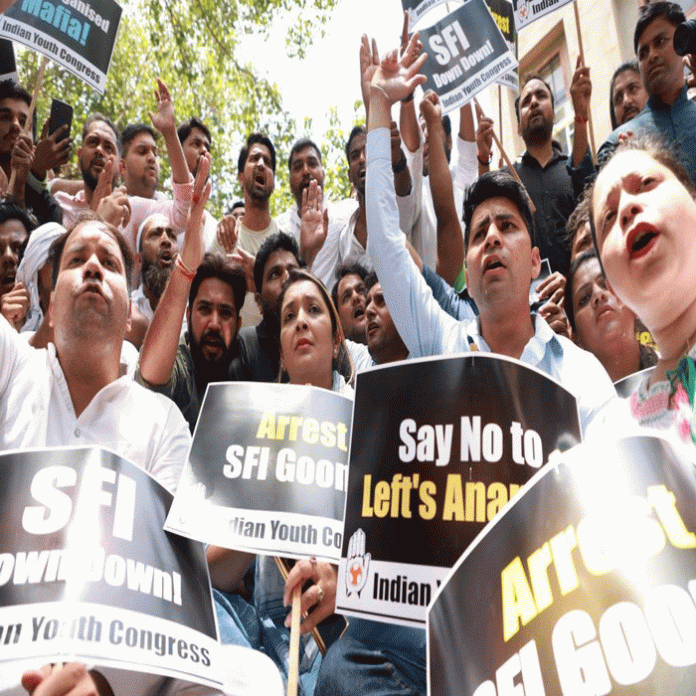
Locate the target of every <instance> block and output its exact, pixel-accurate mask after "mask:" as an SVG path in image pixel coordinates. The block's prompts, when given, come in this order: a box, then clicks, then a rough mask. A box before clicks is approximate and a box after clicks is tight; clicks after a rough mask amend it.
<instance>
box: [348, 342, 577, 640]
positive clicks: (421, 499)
mask: <svg viewBox="0 0 696 696" xmlns="http://www.w3.org/2000/svg"><path fill="white" fill-rule="evenodd" d="M540 404H544V408H540ZM548 414H553V417H549V415H548ZM354 419H355V422H354V430H355V432H359V433H361V437H360V438H356V439H354V440H353V441H352V444H351V457H350V474H349V483H348V497H347V501H346V518H345V533H344V544H343V550H342V558H341V562H340V566H339V572H338V597H337V611H338V612H341V613H345V614H350V615H353V616H359V617H362V618H367V619H375V620H380V621H387V622H397V623H403V624H406V625H413V626H421V627H423V626H425V617H426V607H427V605H428V604H429V602H430V600H431V599H432V597H433V596H434V595H435V590H436V588H437V586H438V583H439V582H440V581H442V580H443V579H444V578H445V576H446V575H447V572H448V570H449V569H450V568H451V567H452V565H454V563H455V562H456V561H457V559H458V558H459V556H460V555H461V553H462V552H463V551H464V549H466V547H467V546H468V545H469V543H471V541H473V539H474V538H475V537H476V535H477V534H478V533H479V532H480V531H481V529H483V527H484V526H485V525H486V524H487V523H488V522H489V521H490V520H492V519H493V518H494V517H495V516H496V515H497V514H498V512H500V510H501V509H502V508H503V507H504V506H505V505H506V504H507V502H508V501H509V500H510V499H511V498H512V497H513V496H514V495H515V494H516V493H517V491H518V490H519V488H520V486H521V485H522V484H524V483H525V482H526V481H527V480H528V479H529V478H531V476H532V475H534V474H535V473H536V472H537V470H538V469H539V467H541V466H542V464H544V463H545V462H546V459H547V457H548V456H549V455H550V453H551V452H552V451H553V450H555V449H556V448H557V447H560V446H567V445H568V443H575V442H577V441H579V439H580V426H579V418H578V411H577V405H576V401H575V398H574V397H573V396H572V395H571V394H570V393H569V392H567V391H566V390H565V389H563V387H561V386H560V385H559V384H558V383H557V382H555V381H554V380H552V379H551V378H549V377H548V376H547V375H545V374H543V373H541V372H539V371H538V370H536V369H534V368H531V367H529V366H528V365H525V364H523V363H521V362H519V361H517V360H512V359H507V358H503V357H501V356H495V355H491V354H484V353H478V352H477V353H472V354H469V355H464V356H458V357H447V358H429V359H420V360H411V361H408V362H407V363H402V364H399V365H392V366H385V367H382V368H378V369H373V370H368V371H366V372H361V373H359V374H358V376H357V383H356V393H355V411H354ZM564 443H565V444H564Z"/></svg>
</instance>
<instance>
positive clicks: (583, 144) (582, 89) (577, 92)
mask: <svg viewBox="0 0 696 696" xmlns="http://www.w3.org/2000/svg"><path fill="white" fill-rule="evenodd" d="M570 96H571V98H572V101H573V110H574V111H575V133H574V134H573V166H574V167H579V166H580V164H581V163H582V160H583V159H584V158H585V155H586V154H587V148H588V147H589V134H588V130H587V120H588V118H589V114H590V97H591V96H592V82H591V81H590V69H589V68H586V67H585V66H584V65H583V64H582V57H581V56H578V62H577V65H576V67H575V74H574V75H573V82H572V84H571V85H570Z"/></svg>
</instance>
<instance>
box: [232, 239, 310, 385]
mask: <svg viewBox="0 0 696 696" xmlns="http://www.w3.org/2000/svg"><path fill="white" fill-rule="evenodd" d="M299 257H300V252H299V249H298V246H297V242H296V241H295V238H294V237H291V236H290V235H289V234H285V233H284V232H279V233H277V234H273V235H271V236H270V237H268V239H266V241H265V242H264V243H263V244H262V246H261V248H260V249H259V251H258V253H257V254H256V261H255V262H254V283H255V285H256V288H257V290H256V302H257V303H258V305H259V308H260V310H261V314H262V315H263V320H262V321H261V322H260V323H259V324H258V325H257V326H248V327H245V328H243V329H242V330H241V331H240V332H239V355H238V356H237V357H236V358H235V359H234V360H233V361H232V365H231V366H230V379H234V380H239V381H244V382H275V381H277V380H278V374H279V372H280V348H279V342H278V335H279V324H278V298H279V297H280V292H281V290H282V289H283V283H284V282H285V281H286V280H287V278H288V275H289V273H290V270H291V269H293V268H301V267H302V265H303V264H302V263H301V262H300V260H299Z"/></svg>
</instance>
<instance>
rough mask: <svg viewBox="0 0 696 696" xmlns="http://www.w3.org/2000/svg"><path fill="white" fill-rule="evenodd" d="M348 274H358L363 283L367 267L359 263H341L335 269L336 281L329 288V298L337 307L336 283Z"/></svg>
mask: <svg viewBox="0 0 696 696" xmlns="http://www.w3.org/2000/svg"><path fill="white" fill-rule="evenodd" d="M349 275H356V276H358V277H359V278H360V280H362V282H363V283H364V282H365V279H366V278H367V268H365V266H362V265H361V264H359V263H342V264H341V265H340V266H339V267H338V268H337V269H336V282H335V283H334V285H333V287H332V288H331V299H332V300H333V303H334V304H335V305H336V307H338V284H339V283H340V282H341V280H342V279H343V278H345V277H346V276H349Z"/></svg>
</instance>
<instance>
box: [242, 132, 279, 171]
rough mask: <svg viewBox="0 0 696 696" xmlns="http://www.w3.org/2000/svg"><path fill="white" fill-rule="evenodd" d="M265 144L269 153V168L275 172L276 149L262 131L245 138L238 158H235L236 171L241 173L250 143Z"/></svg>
mask: <svg viewBox="0 0 696 696" xmlns="http://www.w3.org/2000/svg"><path fill="white" fill-rule="evenodd" d="M257 143H258V144H259V145H265V146H266V147H267V148H268V151H269V152H270V153H271V169H272V170H273V173H274V174H275V170H276V151H275V148H274V147H273V143H272V142H271V139H270V138H269V137H268V136H266V135H264V134H263V133H252V134H251V135H250V136H249V137H248V138H247V139H246V143H245V145H244V147H243V148H242V149H241V150H240V152H239V159H238V160H237V173H238V174H241V173H242V172H243V171H244V165H245V164H246V161H247V157H249V150H251V146H252V145H256V144H257Z"/></svg>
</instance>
